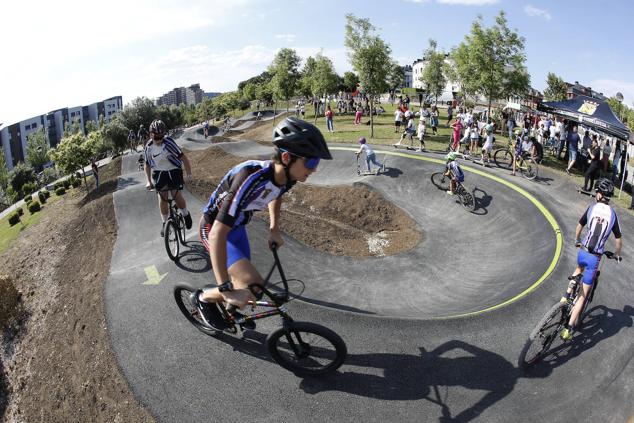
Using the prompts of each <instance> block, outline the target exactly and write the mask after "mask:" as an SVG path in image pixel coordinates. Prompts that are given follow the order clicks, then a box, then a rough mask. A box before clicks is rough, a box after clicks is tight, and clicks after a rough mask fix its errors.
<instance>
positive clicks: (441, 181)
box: [431, 172, 476, 212]
mask: <svg viewBox="0 0 634 423" xmlns="http://www.w3.org/2000/svg"><path fill="white" fill-rule="evenodd" d="M450 182H451V178H450V177H449V176H446V175H445V172H435V173H432V174H431V183H432V184H434V185H435V186H436V188H438V189H440V190H442V191H447V190H449V187H450ZM456 194H457V195H458V198H459V199H460V204H462V206H463V207H464V208H465V209H467V210H468V211H469V212H472V211H474V210H475V208H476V199H475V195H474V194H473V192H472V191H469V190H467V188H466V187H465V186H464V184H463V183H462V182H459V181H456Z"/></svg>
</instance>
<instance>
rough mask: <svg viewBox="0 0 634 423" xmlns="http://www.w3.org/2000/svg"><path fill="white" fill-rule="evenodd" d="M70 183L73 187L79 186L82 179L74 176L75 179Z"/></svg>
mask: <svg viewBox="0 0 634 423" xmlns="http://www.w3.org/2000/svg"><path fill="white" fill-rule="evenodd" d="M70 184H71V185H72V186H73V188H77V187H78V186H80V185H81V179H77V178H73V180H72V181H70Z"/></svg>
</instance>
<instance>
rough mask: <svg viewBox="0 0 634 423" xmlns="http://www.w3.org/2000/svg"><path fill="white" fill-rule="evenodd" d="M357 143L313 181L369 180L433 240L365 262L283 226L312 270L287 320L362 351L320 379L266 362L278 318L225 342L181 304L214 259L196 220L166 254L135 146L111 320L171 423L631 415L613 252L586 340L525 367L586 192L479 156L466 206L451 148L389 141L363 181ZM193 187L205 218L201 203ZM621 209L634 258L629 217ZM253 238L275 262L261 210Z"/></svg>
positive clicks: (157, 411)
mask: <svg viewBox="0 0 634 423" xmlns="http://www.w3.org/2000/svg"><path fill="white" fill-rule="evenodd" d="M181 140H183V137H181ZM181 143H182V144H183V145H184V146H185V147H188V144H189V142H181ZM217 146H218V147H216V148H223V149H225V150H226V151H227V152H230V153H232V154H236V155H243V156H257V157H263V158H268V157H269V156H270V152H271V150H270V149H269V148H267V147H264V146H262V145H260V144H257V143H253V142H248V141H245V142H232V143H220V144H217ZM353 150H354V149H353V148H352V147H350V146H344V145H341V146H333V148H332V151H333V155H334V160H332V161H330V162H322V164H321V165H320V169H319V171H318V172H317V173H316V174H314V175H313V176H312V177H311V179H310V180H309V181H310V183H313V184H322V185H336V184H353V183H360V184H366V185H367V186H369V187H370V188H371V189H374V190H377V191H378V192H379V193H381V194H382V195H383V196H384V197H385V198H386V199H387V200H389V201H391V202H393V203H394V204H396V205H397V206H399V207H400V208H402V209H403V210H404V211H406V212H407V213H408V214H409V215H410V216H411V217H412V218H413V219H414V220H415V221H416V222H417V225H418V226H419V228H418V229H419V230H421V231H422V235H423V236H422V241H421V242H420V243H419V244H418V245H416V246H415V247H414V248H413V249H411V250H409V251H405V252H402V253H400V254H397V255H394V256H389V257H370V258H363V259H359V258H346V257H338V256H332V255H329V254H326V253H321V252H317V251H315V250H313V249H310V248H308V247H306V246H304V245H302V244H300V243H299V242H297V241H296V240H294V239H291V238H289V237H286V238H285V241H286V244H285V246H284V247H283V248H282V249H281V250H280V256H281V260H282V263H283V265H284V267H285V271H286V273H287V276H288V277H289V278H294V279H299V280H301V281H302V283H298V284H297V285H296V286H293V285H291V290H294V289H296V290H297V293H298V294H299V298H298V299H296V300H295V301H293V302H291V304H290V311H291V314H292V315H293V317H294V318H295V319H296V320H305V321H312V322H316V323H320V324H322V325H324V326H327V327H329V328H331V329H333V330H335V331H336V332H337V333H339V334H340V335H341V336H342V337H343V338H344V340H345V341H346V344H347V346H348V351H349V356H348V359H347V361H346V363H345V364H344V365H343V366H342V367H341V368H340V369H339V370H338V371H337V372H336V373H334V374H332V375H329V376H327V377H325V378H320V379H313V378H304V379H301V378H297V377H296V376H295V375H293V374H292V373H289V372H287V371H285V370H283V369H282V368H281V367H279V366H277V365H276V364H275V363H274V362H272V361H271V359H270V358H269V357H268V354H267V351H266V347H265V345H264V344H263V342H264V339H265V338H266V335H267V334H268V333H270V332H271V331H272V330H273V329H274V328H275V327H276V326H277V325H278V320H277V319H265V320H261V321H258V326H257V329H256V330H255V331H247V332H245V333H244V335H243V336H238V337H234V336H230V335H224V334H223V335H221V336H219V337H217V338H213V337H207V336H205V335H202V334H201V333H200V332H198V331H197V330H196V329H195V328H194V327H193V326H191V324H190V323H189V322H188V321H187V320H186V319H185V318H184V317H183V316H182V315H181V314H180V311H179V310H178V308H177V306H176V304H175V303H174V300H173V296H172V288H173V286H174V285H175V284H176V283H178V282H182V281H186V282H188V283H190V284H193V285H196V286H203V285H205V284H208V283H210V282H212V278H213V276H212V273H211V270H210V266H209V261H208V260H207V258H206V253H205V252H204V249H203V248H202V245H200V243H199V242H198V237H197V234H196V232H195V231H193V230H192V231H190V232H189V234H188V237H189V242H188V246H187V248H184V251H182V252H181V258H180V260H179V262H178V263H176V264H175V263H174V262H172V261H170V260H169V259H168V258H167V255H166V253H165V249H164V246H163V239H162V238H160V237H159V235H158V232H159V229H160V217H159V215H158V211H157V204H156V197H155V194H153V193H148V192H146V191H145V183H144V176H143V175H142V174H141V172H137V170H136V160H135V157H132V156H129V157H124V160H123V161H122V172H121V178H120V182H119V190H118V191H117V192H116V193H115V195H114V203H115V212H116V216H117V222H118V225H119V232H118V238H117V241H116V244H115V248H114V252H113V257H112V262H111V273H110V275H109V278H108V281H107V283H106V287H105V301H106V313H107V321H108V328H109V331H110V334H111V340H112V344H113V348H114V351H115V353H116V355H117V357H118V360H119V363H120V366H121V368H122V370H123V372H124V374H125V375H126V377H127V379H128V381H129V383H130V385H131V387H132V389H133V391H134V393H135V395H136V397H137V398H138V399H139V401H141V402H142V403H143V404H145V405H146V406H147V407H148V408H149V410H150V411H151V412H152V414H153V415H155V416H156V417H157V419H158V420H159V421H165V422H172V421H173V422H188V421H198V420H202V419H206V420H211V421H218V420H222V421H238V420H243V419H252V420H256V421H315V422H322V421H325V420H331V421H351V420H361V419H362V420H365V421H436V420H442V421H482V422H497V421H499V422H506V421H575V420H581V421H591V420H599V421H615V422H617V421H618V422H621V421H624V420H626V419H627V418H628V417H629V416H630V414H632V412H634V405H633V402H632V400H631V399H632V398H634V384H633V383H632V382H633V381H634V363H633V362H632V360H631V358H632V356H633V355H634V343H632V341H631V340H632V333H633V330H632V316H633V315H634V309H633V308H632V307H631V306H630V304H632V299H633V297H634V294H632V290H631V269H632V265H631V263H628V262H627V261H626V262H623V264H622V265H620V266H618V265H615V264H614V262H607V263H605V266H604V271H603V275H602V283H601V286H600V288H599V289H598V292H597V295H596V296H595V300H594V302H593V304H592V305H591V309H590V314H589V316H588V318H586V321H585V324H584V329H583V330H582V335H583V336H580V337H579V338H578V339H577V340H576V341H575V342H574V343H572V344H571V346H570V347H567V348H565V349H564V350H562V351H561V354H559V355H558V356H556V357H553V358H552V359H550V360H547V361H545V362H543V363H541V364H539V365H537V366H535V368H533V369H531V370H530V371H528V372H523V371H521V370H520V369H518V368H517V357H518V355H519V352H520V350H521V348H522V346H523V344H524V341H525V339H526V337H527V336H528V334H529V332H530V330H531V329H532V327H533V326H534V325H535V324H536V323H537V321H538V320H539V318H540V317H541V316H542V315H543V313H545V311H546V310H547V309H548V308H549V307H550V306H551V305H552V304H553V303H554V302H555V301H556V300H557V299H558V298H559V297H560V296H561V293H562V292H563V290H564V289H565V286H566V276H567V275H568V274H569V273H570V272H571V271H572V269H573V268H574V265H575V261H576V250H575V248H574V246H573V242H572V240H573V239H574V227H575V225H576V221H577V220H578V218H579V216H580V215H581V213H583V211H584V210H585V207H586V206H587V204H588V202H589V200H588V198H587V197H579V196H578V194H577V193H576V192H574V190H573V189H572V185H571V184H569V183H568V182H567V181H563V180H561V179H565V178H561V179H555V177H548V176H547V175H542V177H541V178H540V179H539V180H538V181H536V182H535V181H533V182H531V181H526V180H524V179H521V178H518V177H515V178H512V177H510V176H508V172H507V171H506V172H505V171H501V170H498V169H492V170H491V169H487V170H483V169H482V168H480V167H477V166H476V167H473V166H470V165H469V164H465V165H464V168H465V170H466V171H467V172H466V178H467V180H466V182H467V185H468V186H469V187H471V188H475V193H476V197H477V199H478V208H477V209H476V210H475V212H474V213H468V212H467V211H465V210H464V209H463V208H462V207H461V206H460V205H459V204H457V203H456V200H455V198H454V197H451V196H448V195H447V194H446V193H444V192H442V191H439V190H438V189H437V188H436V187H434V186H433V185H432V184H431V181H430V174H431V173H432V172H436V171H440V170H442V168H443V165H442V161H441V160H440V156H433V155H421V154H411V153H410V154H408V153H399V152H394V151H380V150H379V151H377V153H378V155H379V159H381V160H383V159H384V156H385V157H386V158H387V166H388V171H387V172H386V173H385V174H382V175H378V176H365V177H363V176H362V177H359V176H357V175H356V161H355V158H354V154H353V153H352V151H353ZM542 173H544V172H542ZM212 189H213V187H210V192H211V190H212ZM185 194H186V198H187V201H188V208H189V209H190V210H191V211H192V213H193V217H194V222H196V221H197V219H198V218H199V217H200V210H201V208H202V206H203V204H202V203H201V202H200V201H198V200H197V199H196V198H194V197H193V196H191V195H189V194H188V193H187V192H186V193H185ZM619 217H620V219H621V225H622V227H623V228H624V229H625V237H626V238H625V248H624V250H623V256H624V257H626V260H627V257H633V255H632V250H633V249H632V248H631V243H628V242H627V228H628V227H630V228H631V227H632V221H633V219H632V218H631V216H630V215H628V214H627V213H624V212H623V211H621V213H619ZM248 232H249V237H250V239H251V248H252V256H253V262H254V264H255V265H256V267H257V268H258V269H260V271H261V272H265V271H266V270H268V268H270V265H271V263H272V257H271V255H270V252H268V250H267V249H266V245H265V242H263V240H266V234H267V232H268V230H267V226H266V224H265V223H264V222H260V221H257V220H255V221H254V222H252V223H251V224H250V225H249V227H248ZM610 242H612V241H610Z"/></svg>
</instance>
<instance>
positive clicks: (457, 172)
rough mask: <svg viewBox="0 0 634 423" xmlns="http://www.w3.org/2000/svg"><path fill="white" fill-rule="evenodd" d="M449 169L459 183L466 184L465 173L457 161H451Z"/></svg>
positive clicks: (448, 164) (448, 165)
mask: <svg viewBox="0 0 634 423" xmlns="http://www.w3.org/2000/svg"><path fill="white" fill-rule="evenodd" d="M447 169H449V170H451V173H452V174H453V176H454V178H456V180H457V181H458V182H464V172H463V171H462V168H461V167H460V165H459V164H458V162H456V161H455V160H452V161H450V162H449V163H447Z"/></svg>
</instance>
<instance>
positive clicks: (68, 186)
mask: <svg viewBox="0 0 634 423" xmlns="http://www.w3.org/2000/svg"><path fill="white" fill-rule="evenodd" d="M62 185H63V186H64V189H68V188H70V179H64V181H63V182H62Z"/></svg>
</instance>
